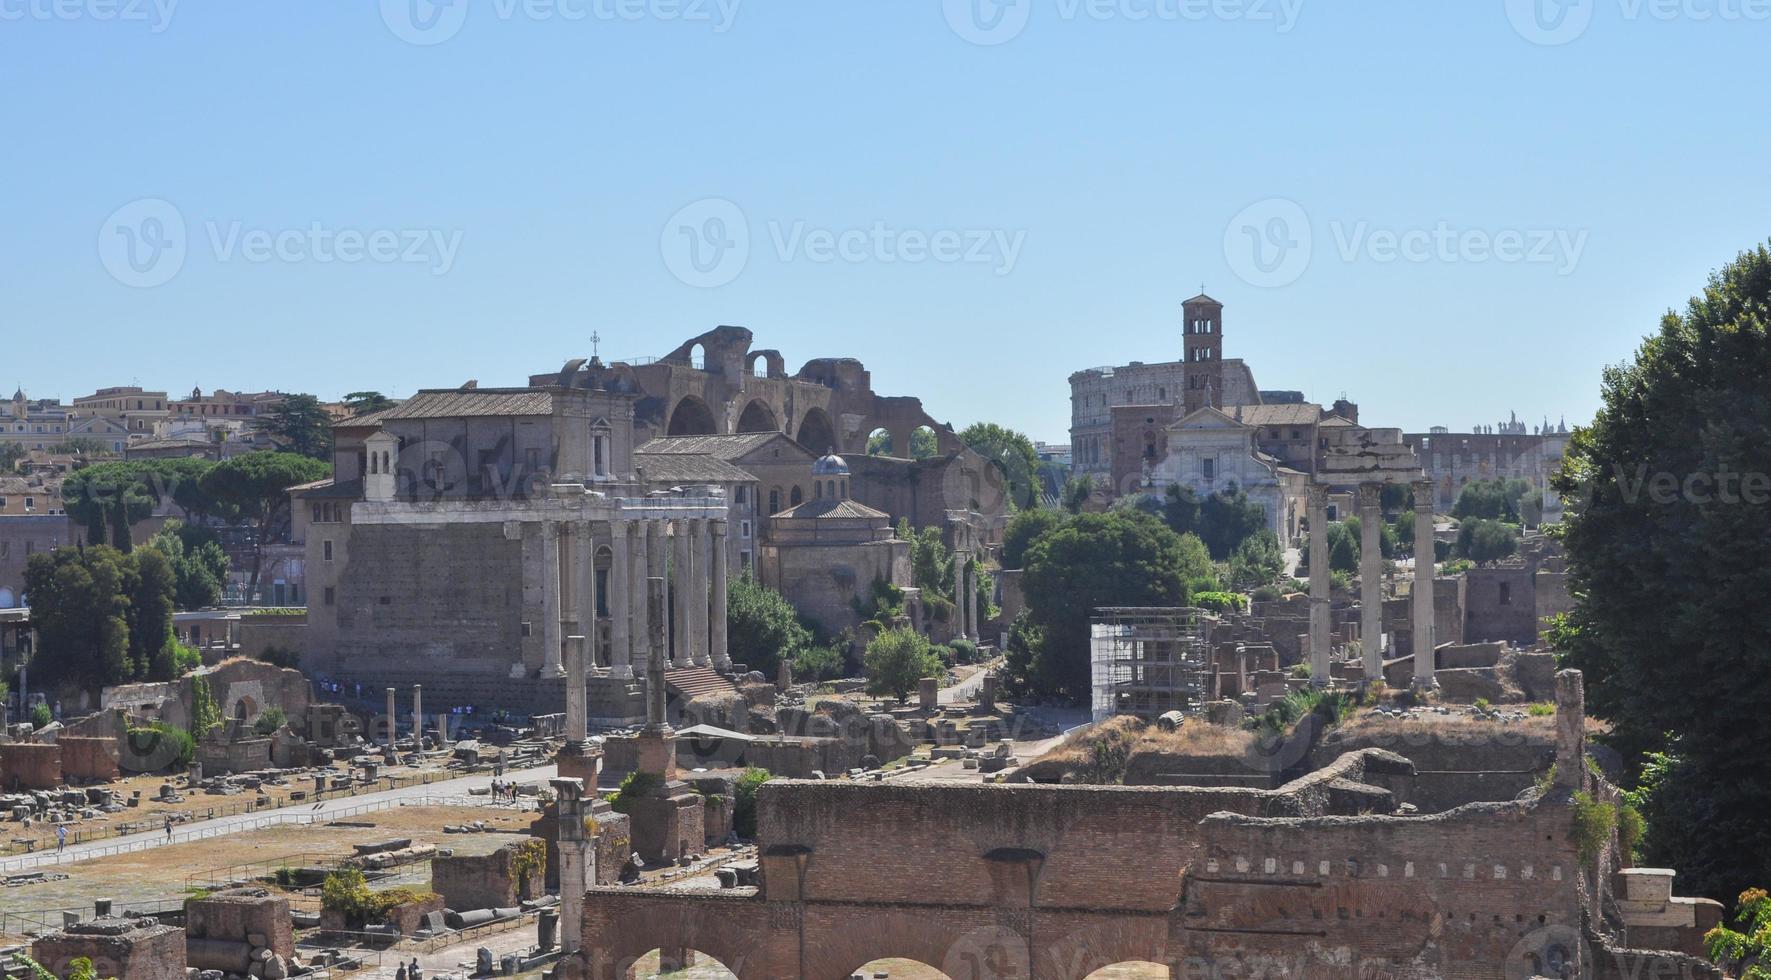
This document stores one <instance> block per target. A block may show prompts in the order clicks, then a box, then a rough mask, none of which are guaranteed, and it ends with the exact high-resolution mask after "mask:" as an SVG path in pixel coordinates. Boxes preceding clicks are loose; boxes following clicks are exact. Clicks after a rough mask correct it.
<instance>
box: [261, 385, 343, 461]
mask: <svg viewBox="0 0 1771 980" xmlns="http://www.w3.org/2000/svg"><path fill="white" fill-rule="evenodd" d="M257 426H258V429H259V431H261V432H263V433H265V434H266V435H268V436H270V437H271V441H272V442H273V443H275V444H276V445H277V447H278V448H280V449H282V450H285V451H287V452H291V453H295V454H296V455H299V456H306V457H308V458H310V459H323V460H330V459H331V458H332V416H330V415H328V414H327V413H326V409H324V408H323V407H321V405H320V400H319V399H318V398H315V397H314V396H312V395H288V396H286V397H285V398H284V399H283V401H282V402H281V403H280V404H277V405H273V406H272V407H271V408H270V409H268V410H266V411H265V413H264V414H263V415H260V416H259V417H258V420H257Z"/></svg>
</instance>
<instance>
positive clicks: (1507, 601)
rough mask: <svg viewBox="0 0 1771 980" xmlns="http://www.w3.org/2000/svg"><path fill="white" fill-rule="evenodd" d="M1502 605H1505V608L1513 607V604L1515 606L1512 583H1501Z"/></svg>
mask: <svg viewBox="0 0 1771 980" xmlns="http://www.w3.org/2000/svg"><path fill="white" fill-rule="evenodd" d="M1500 604H1501V605H1503V606H1510V605H1512V604H1513V586H1512V583H1510V582H1502V583H1501V584H1500Z"/></svg>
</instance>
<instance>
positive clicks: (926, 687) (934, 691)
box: [916, 677, 941, 712]
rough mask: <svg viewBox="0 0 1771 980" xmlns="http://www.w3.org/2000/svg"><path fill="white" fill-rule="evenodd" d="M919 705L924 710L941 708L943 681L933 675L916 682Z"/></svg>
mask: <svg viewBox="0 0 1771 980" xmlns="http://www.w3.org/2000/svg"><path fill="white" fill-rule="evenodd" d="M916 697H917V706H918V707H920V708H921V709H922V710H924V711H931V712H932V711H939V710H940V709H941V703H940V702H941V682H940V681H939V680H938V679H936V678H933V677H924V678H922V679H920V680H918V681H917V682H916Z"/></svg>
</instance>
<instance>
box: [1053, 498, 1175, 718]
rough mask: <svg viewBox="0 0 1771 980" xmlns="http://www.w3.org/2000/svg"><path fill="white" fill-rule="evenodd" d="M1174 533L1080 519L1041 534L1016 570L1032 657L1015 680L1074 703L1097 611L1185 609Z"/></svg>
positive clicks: (1120, 519)
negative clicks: (1034, 630) (1034, 641)
mask: <svg viewBox="0 0 1771 980" xmlns="http://www.w3.org/2000/svg"><path fill="white" fill-rule="evenodd" d="M1197 559H1198V554H1197V553H1195V554H1194V557H1193V558H1192V559H1189V558H1188V557H1187V550H1186V549H1184V548H1183V545H1182V543H1181V537H1180V535H1177V534H1175V533H1174V532H1173V531H1172V530H1170V529H1169V528H1168V526H1167V525H1166V524H1164V523H1162V522H1161V521H1159V520H1156V519H1155V518H1153V517H1150V516H1149V515H1147V514H1144V513H1142V512H1139V511H1136V510H1116V511H1111V512H1108V513H1105V514H1081V515H1078V516H1076V517H1074V518H1072V519H1071V520H1069V521H1067V522H1066V523H1065V524H1064V525H1063V526H1062V527H1059V528H1055V529H1053V530H1052V531H1050V532H1048V533H1046V534H1044V535H1041V536H1040V538H1039V539H1038V540H1036V541H1035V542H1034V543H1033V546H1032V547H1031V548H1030V549H1028V552H1027V558H1026V561H1025V562H1024V563H1023V567H1022V571H1021V589H1022V591H1023V593H1025V595H1026V597H1027V605H1028V612H1029V614H1030V616H1031V617H1032V618H1031V622H1032V624H1033V625H1035V626H1037V627H1038V628H1039V630H1040V643H1039V645H1038V646H1039V649H1038V651H1037V658H1036V659H1035V660H1034V662H1032V663H1031V664H1030V665H1028V666H1027V667H1026V673H1024V674H1023V675H1022V676H1021V677H1020V678H1019V680H1020V682H1021V684H1022V685H1023V686H1024V689H1026V690H1028V691H1030V692H1032V693H1035V694H1041V695H1051V696H1058V697H1068V698H1072V699H1080V698H1082V697H1084V696H1085V695H1086V694H1087V692H1088V685H1089V621H1090V619H1091V618H1092V616H1093V615H1094V611H1095V610H1096V609H1099V608H1101V607H1104V606H1184V605H1186V604H1187V596H1188V592H1187V577H1188V576H1189V575H1191V574H1194V573H1196V572H1197V571H1198V569H1197V568H1191V567H1189V561H1193V562H1196V561H1197Z"/></svg>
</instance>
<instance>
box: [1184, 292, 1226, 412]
mask: <svg viewBox="0 0 1771 980" xmlns="http://www.w3.org/2000/svg"><path fill="white" fill-rule="evenodd" d="M1181 320H1182V329H1181V333H1182V334H1183V340H1184V343H1183V344H1182V353H1181V361H1182V363H1183V364H1184V365H1185V372H1186V378H1187V387H1186V402H1185V406H1184V407H1185V410H1186V411H1188V412H1194V411H1197V410H1199V409H1200V408H1203V407H1204V406H1206V405H1213V406H1218V407H1222V405H1223V404H1224V304H1222V303H1220V302H1218V301H1217V300H1215V299H1212V298H1211V297H1210V296H1207V295H1205V294H1204V293H1200V294H1199V295H1198V296H1195V297H1193V298H1192V299H1190V300H1187V301H1186V302H1185V303H1182V304H1181Z"/></svg>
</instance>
